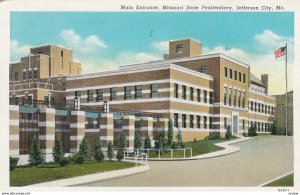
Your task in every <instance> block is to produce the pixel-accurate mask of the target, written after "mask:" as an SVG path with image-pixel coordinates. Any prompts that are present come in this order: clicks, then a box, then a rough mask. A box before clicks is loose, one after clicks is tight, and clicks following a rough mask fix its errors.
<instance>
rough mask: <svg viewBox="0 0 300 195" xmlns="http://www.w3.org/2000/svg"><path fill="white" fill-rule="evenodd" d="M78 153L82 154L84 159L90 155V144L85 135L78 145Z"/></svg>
mask: <svg viewBox="0 0 300 195" xmlns="http://www.w3.org/2000/svg"><path fill="white" fill-rule="evenodd" d="M79 154H80V155H82V157H83V158H84V160H86V159H88V158H89V157H90V146H89V142H88V139H87V138H86V136H84V137H83V139H82V141H81V143H80V146H79Z"/></svg>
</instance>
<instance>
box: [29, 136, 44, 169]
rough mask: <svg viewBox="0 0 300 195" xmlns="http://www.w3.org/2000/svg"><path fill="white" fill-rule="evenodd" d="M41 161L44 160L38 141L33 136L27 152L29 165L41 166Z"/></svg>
mask: <svg viewBox="0 0 300 195" xmlns="http://www.w3.org/2000/svg"><path fill="white" fill-rule="evenodd" d="M43 161H44V158H43V155H42V152H41V149H40V141H39V140H38V138H37V137H36V136H34V137H33V140H32V144H31V147H30V151H29V163H30V164H31V165H34V166H38V165H39V164H42V162H43Z"/></svg>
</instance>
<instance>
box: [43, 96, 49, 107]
mask: <svg viewBox="0 0 300 195" xmlns="http://www.w3.org/2000/svg"><path fill="white" fill-rule="evenodd" d="M44 103H45V104H46V105H48V104H49V97H48V96H44Z"/></svg>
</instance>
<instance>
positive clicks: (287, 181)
mask: <svg viewBox="0 0 300 195" xmlns="http://www.w3.org/2000/svg"><path fill="white" fill-rule="evenodd" d="M285 186H290V187H291V186H294V173H292V174H290V175H287V176H285V177H283V178H280V179H277V180H275V181H272V182H271V183H268V184H266V185H264V186H263V187H285Z"/></svg>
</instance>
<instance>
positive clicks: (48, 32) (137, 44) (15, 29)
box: [11, 12, 294, 93]
mask: <svg viewBox="0 0 300 195" xmlns="http://www.w3.org/2000/svg"><path fill="white" fill-rule="evenodd" d="M151 32H152V33H151ZM150 34H152V35H151V36H150ZM186 37H191V38H194V39H197V40H199V41H201V42H202V44H203V47H204V48H203V50H204V53H214V52H222V53H225V54H227V55H229V56H231V57H234V58H237V59H239V60H242V61H244V62H245V63H248V64H250V65H251V71H252V72H253V73H254V74H255V75H257V76H259V75H260V74H261V73H269V74H270V82H271V83H272V81H273V82H278V78H280V79H284V77H282V76H281V75H280V73H281V72H282V70H284V69H282V68H284V64H283V63H284V61H283V59H279V60H275V58H274V57H273V51H274V49H276V48H277V47H280V46H282V44H285V42H288V44H289V51H290V53H289V68H290V70H292V67H293V55H294V53H293V47H294V46H293V41H294V15H293V13H292V12H280V13H279V12H276V13H275V12H274V13H272V12H262V13H259V12H234V13H233V12H232V13H228V12H202V13H201V12H168V13H166V12H155V13H150V12H143V13H141V12H126V13H125V12H12V13H11V61H17V60H19V59H20V57H21V56H22V55H26V53H28V51H29V47H31V46H35V45H41V44H48V43H53V44H59V45H62V46H66V47H69V48H71V49H73V50H74V57H75V59H76V60H77V61H80V62H81V63H82V68H83V72H93V71H102V70H110V69H117V68H118V66H119V65H122V64H129V63H137V62H145V61H149V60H153V59H159V58H162V56H163V53H166V51H167V41H168V40H171V39H179V38H186ZM225 48H226V49H225ZM291 72H292V71H291ZM283 76H284V75H283ZM276 78H277V79H276ZM278 84H280V82H278ZM274 86H276V88H275V87H270V88H271V92H273V93H280V92H283V89H284V88H283V86H281V85H280V87H279V88H278V85H276V83H275V85H274ZM290 86H291V81H290Z"/></svg>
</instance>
